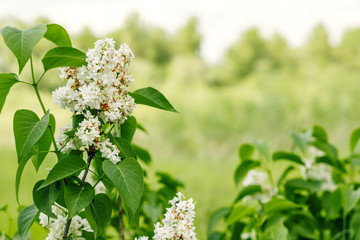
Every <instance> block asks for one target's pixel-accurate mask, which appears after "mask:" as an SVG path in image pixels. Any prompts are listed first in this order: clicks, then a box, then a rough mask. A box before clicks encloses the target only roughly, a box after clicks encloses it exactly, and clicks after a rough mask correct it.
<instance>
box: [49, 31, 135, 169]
mask: <svg viewBox="0 0 360 240" xmlns="http://www.w3.org/2000/svg"><path fill="white" fill-rule="evenodd" d="M86 56H87V58H86V62H87V66H82V67H65V68H61V74H60V78H62V79H66V80H67V84H66V85H65V86H63V87H60V88H58V89H56V90H55V91H54V92H53V94H52V95H53V99H54V102H55V103H56V104H58V105H59V106H60V107H62V108H68V109H69V110H70V111H72V112H73V113H74V114H75V113H76V114H81V115H83V116H84V120H83V121H82V122H81V123H80V124H79V127H78V128H77V129H76V132H75V134H74V135H73V136H69V134H68V132H69V131H71V130H72V127H71V126H67V127H65V128H62V129H61V133H60V136H59V137H58V139H57V147H58V148H59V149H60V150H61V151H62V152H64V153H68V152H70V151H71V150H75V149H79V148H80V147H85V148H87V149H93V150H100V152H101V153H102V155H103V157H105V158H108V159H110V160H111V161H112V162H114V163H115V164H116V163H117V162H119V161H120V158H119V156H118V154H119V150H118V148H117V147H116V146H115V145H113V144H112V143H111V142H110V140H109V139H107V138H104V137H102V130H101V127H102V123H103V124H107V123H110V124H113V123H118V124H121V123H123V122H124V121H125V120H126V119H127V116H129V115H130V114H131V113H132V112H133V110H134V109H135V101H134V99H133V98H132V97H131V96H130V95H129V94H128V87H129V84H130V83H131V82H132V81H133V80H134V79H133V78H132V76H131V75H130V74H129V67H130V64H131V62H132V60H133V58H134V54H133V53H132V51H131V49H130V48H129V46H128V45H126V44H122V45H121V46H120V48H119V49H118V50H116V49H115V42H114V41H113V40H112V39H108V38H105V39H104V40H99V41H97V42H95V48H94V49H89V50H88V52H87V54H86Z"/></svg>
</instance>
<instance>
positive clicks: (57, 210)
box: [39, 205, 92, 240]
mask: <svg viewBox="0 0 360 240" xmlns="http://www.w3.org/2000/svg"><path fill="white" fill-rule="evenodd" d="M52 211H53V213H54V214H55V215H56V218H55V219H54V218H51V217H48V216H47V215H46V214H44V213H40V216H39V219H40V225H41V226H42V227H46V228H48V229H49V230H50V233H49V235H48V236H47V238H46V239H45V240H61V239H62V238H63V234H64V230H65V225H66V222H67V213H66V209H65V208H62V207H61V206H59V205H53V206H52ZM82 231H87V232H92V230H91V227H90V225H89V222H88V221H87V220H86V219H82V218H81V217H79V216H75V217H73V218H72V220H71V224H70V228H69V236H71V237H72V239H74V240H85V238H83V237H81V235H82Z"/></svg>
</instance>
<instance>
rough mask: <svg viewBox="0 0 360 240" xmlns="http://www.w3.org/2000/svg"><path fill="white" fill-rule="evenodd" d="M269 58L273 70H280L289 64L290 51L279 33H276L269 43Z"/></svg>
mask: <svg viewBox="0 0 360 240" xmlns="http://www.w3.org/2000/svg"><path fill="white" fill-rule="evenodd" d="M266 51H267V58H268V62H269V65H270V68H271V69H279V68H281V67H283V66H284V65H285V64H287V62H288V58H289V55H290V50H289V47H288V44H287V42H286V40H285V38H283V37H282V36H281V35H280V34H279V33H275V34H274V35H273V36H272V38H271V39H270V40H269V41H268V43H267V50H266Z"/></svg>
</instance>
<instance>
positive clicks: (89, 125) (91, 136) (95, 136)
mask: <svg viewBox="0 0 360 240" xmlns="http://www.w3.org/2000/svg"><path fill="white" fill-rule="evenodd" d="M86 117H87V118H85V119H84V120H82V122H81V123H79V128H78V130H77V131H76V133H75V135H76V136H77V137H78V138H79V139H80V140H81V142H82V145H83V146H92V145H95V144H96V143H97V142H98V141H99V138H100V130H101V123H100V121H99V119H98V117H94V116H92V115H91V114H90V112H89V111H87V112H86Z"/></svg>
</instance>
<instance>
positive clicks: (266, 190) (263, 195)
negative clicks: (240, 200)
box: [242, 170, 278, 204]
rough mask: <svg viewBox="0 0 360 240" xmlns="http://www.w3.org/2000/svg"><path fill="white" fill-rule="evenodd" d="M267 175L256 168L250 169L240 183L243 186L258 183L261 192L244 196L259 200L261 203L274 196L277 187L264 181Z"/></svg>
mask: <svg viewBox="0 0 360 240" xmlns="http://www.w3.org/2000/svg"><path fill="white" fill-rule="evenodd" d="M267 178H268V175H267V174H266V173H264V172H260V171H257V170H250V171H249V172H248V173H247V175H246V177H245V179H244V181H243V182H242V185H243V186H244V187H247V186H250V185H259V186H260V187H261V192H259V193H255V194H253V195H248V196H246V197H245V200H246V199H255V200H259V201H260V202H261V203H263V204H265V203H267V202H268V201H269V200H270V199H271V198H272V197H274V196H275V195H276V194H277V193H278V189H277V187H273V186H272V185H271V184H268V183H266V180H267Z"/></svg>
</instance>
